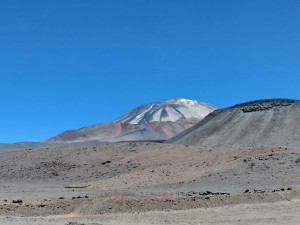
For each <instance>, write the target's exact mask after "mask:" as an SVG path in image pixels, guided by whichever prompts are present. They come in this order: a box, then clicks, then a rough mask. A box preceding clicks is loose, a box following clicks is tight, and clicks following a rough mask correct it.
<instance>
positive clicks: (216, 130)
mask: <svg viewBox="0 0 300 225" xmlns="http://www.w3.org/2000/svg"><path fill="white" fill-rule="evenodd" d="M299 127H300V101H298V100H290V99H266V100H257V101H252V102H248V103H244V104H239V105H235V106H233V107H229V108H226V109H219V110H216V111H214V112H213V113H211V114H209V115H208V116H207V117H206V118H205V119H204V120H202V121H201V122H199V123H198V124H197V125H195V126H194V127H192V128H190V129H187V130H186V131H184V132H182V133H180V134H179V135H177V136H175V137H173V138H171V139H170V140H168V141H167V143H174V144H185V145H192V146H208V147H246V146H296V147H300V129H299Z"/></svg>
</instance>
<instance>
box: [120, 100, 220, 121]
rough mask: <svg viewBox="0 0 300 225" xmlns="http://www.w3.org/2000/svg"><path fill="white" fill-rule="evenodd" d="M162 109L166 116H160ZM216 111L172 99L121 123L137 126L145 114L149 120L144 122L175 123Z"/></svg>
mask: <svg viewBox="0 0 300 225" xmlns="http://www.w3.org/2000/svg"><path fill="white" fill-rule="evenodd" d="M163 109H165V110H166V111H167V116H165V115H164V117H163V116H162V112H163ZM215 109H217V108H216V107H214V106H213V105H209V104H207V103H203V102H198V101H193V100H189V99H183V98H174V99H171V100H168V101H166V102H161V103H154V104H152V105H148V107H145V110H144V111H142V112H140V110H139V111H138V112H139V113H138V114H134V113H135V110H132V113H131V114H130V115H128V116H127V117H126V118H124V119H123V122H128V123H131V124H138V123H139V122H140V121H141V120H143V119H144V118H145V115H146V113H147V114H148V115H149V114H150V116H149V119H148V118H146V122H153V121H172V122H175V121H177V120H179V119H181V118H183V117H185V118H196V119H203V118H204V117H205V116H207V115H208V114H209V113H211V112H212V111H214V110H215Z"/></svg>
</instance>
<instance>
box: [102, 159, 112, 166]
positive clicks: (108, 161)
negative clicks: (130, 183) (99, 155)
mask: <svg viewBox="0 0 300 225" xmlns="http://www.w3.org/2000/svg"><path fill="white" fill-rule="evenodd" d="M108 163H111V161H110V160H107V161H105V162H102V163H101V164H102V165H105V164H108Z"/></svg>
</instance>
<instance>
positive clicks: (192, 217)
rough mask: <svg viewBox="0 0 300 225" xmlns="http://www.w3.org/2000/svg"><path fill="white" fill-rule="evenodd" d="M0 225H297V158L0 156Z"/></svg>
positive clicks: (97, 147)
mask: <svg viewBox="0 0 300 225" xmlns="http://www.w3.org/2000/svg"><path fill="white" fill-rule="evenodd" d="M0 167H1V170H0V224H10V225H21V224H30V225H37V224H45V225H58V224H62V225H83V224H84V225H99V224H103V225H104V224H108V225H121V224H132V225H134V224H195V225H199V224H201V225H205V224H243V225H245V224H299V221H300V176H299V173H300V149H299V148H292V147H284V146H278V147H255V148H254V147H250V148H249V147H247V148H245V147H244V148H236V147H235V148H208V147H191V146H188V145H173V144H163V143H153V142H124V143H114V144H104V143H86V144H85V143H81V144H72V145H66V146H54V147H47V148H42V147H41V146H39V147H35V148H25V149H23V150H16V151H11V150H10V151H4V150H2V151H1V152H0Z"/></svg>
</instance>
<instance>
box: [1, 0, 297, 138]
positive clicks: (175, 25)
mask: <svg viewBox="0 0 300 225" xmlns="http://www.w3.org/2000/svg"><path fill="white" fill-rule="evenodd" d="M299 12H300V1H299V0H249V1H248V0H226V1H225V0H187V1H185V0H181V1H177V0H151V1H150V0H126V1H124V0H80V1H79V0H51V1H46V0H34V1H33V0H26V1H25V0H1V1H0V29H1V35H0V52H1V54H0V74H1V88H0V95H1V98H0V104H1V111H0V142H18V141H39V140H43V139H47V138H49V137H51V136H54V135H56V134H58V133H60V132H62V131H64V130H67V129H75V128H80V127H83V126H88V125H92V124H97V123H103V122H108V121H112V120H114V119H116V118H118V117H119V116H121V115H122V114H124V113H125V112H127V111H128V110H129V109H131V108H133V107H135V106H138V105H140V104H143V103H149V102H155V101H164V100H168V99H170V98H174V97H182V98H189V99H194V100H200V101H205V102H208V103H211V104H214V105H216V106H219V107H226V106H230V105H233V104H236V103H241V102H245V101H249V100H255V99H259V98H272V97H284V98H293V99H300V88H299V86H300V29H299V28H300V13H299Z"/></svg>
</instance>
